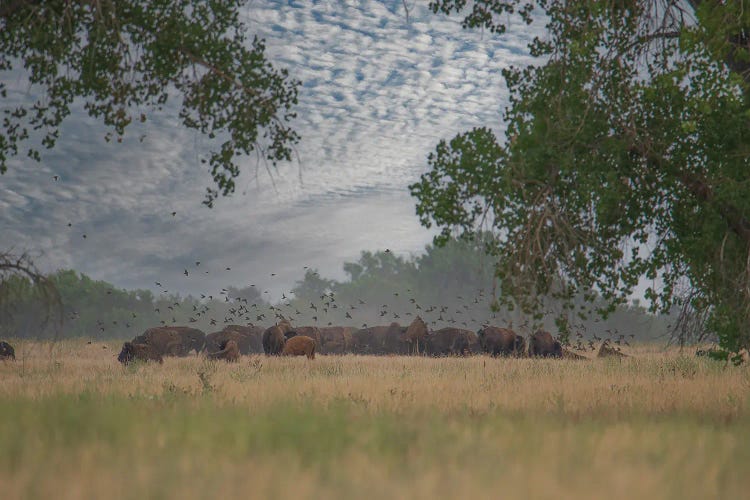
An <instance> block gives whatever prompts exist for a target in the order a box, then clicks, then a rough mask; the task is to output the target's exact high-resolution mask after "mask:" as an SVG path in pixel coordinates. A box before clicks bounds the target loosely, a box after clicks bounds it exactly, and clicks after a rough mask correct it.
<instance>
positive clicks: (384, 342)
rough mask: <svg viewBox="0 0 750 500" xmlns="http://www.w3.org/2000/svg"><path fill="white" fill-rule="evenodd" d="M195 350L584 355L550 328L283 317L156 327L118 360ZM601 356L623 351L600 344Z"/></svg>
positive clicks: (228, 353) (222, 355)
mask: <svg viewBox="0 0 750 500" xmlns="http://www.w3.org/2000/svg"><path fill="white" fill-rule="evenodd" d="M193 351H195V352H196V353H198V354H200V353H203V354H204V355H205V356H206V357H207V358H208V359H218V360H225V361H228V362H233V361H238V360H239V358H240V356H241V355H248V354H261V353H265V354H266V355H269V356H307V357H308V358H309V359H315V353H316V352H317V353H323V354H348V353H352V354H367V355H426V356H465V355H471V354H480V353H487V354H490V355H492V356H514V357H526V356H529V357H553V358H568V359H586V358H584V357H583V356H580V355H578V354H576V353H574V352H572V351H569V350H567V349H564V348H563V347H562V345H561V344H560V342H559V341H557V340H555V339H554V338H553V337H552V335H551V334H550V333H549V332H546V331H544V330H538V331H537V332H535V333H534V334H532V335H531V336H530V337H529V339H528V345H527V341H526V339H525V338H524V337H523V336H521V335H519V334H517V333H516V332H514V331H513V330H510V329H508V328H498V327H494V326H485V327H483V328H482V329H480V330H479V331H478V332H473V331H470V330H463V329H460V328H442V329H440V330H436V331H429V330H428V329H427V325H426V324H425V322H424V321H423V320H422V319H421V318H420V317H417V318H415V319H414V321H412V323H411V324H410V325H409V326H408V327H404V326H401V325H399V324H398V323H391V324H390V325H388V326H374V327H369V328H362V329H354V328H350V327H343V326H331V327H320V328H319V327H316V326H301V327H294V326H292V325H291V323H289V322H288V321H286V320H282V321H280V322H279V323H277V324H276V325H273V326H271V327H269V328H266V329H264V328H261V327H258V326H240V325H229V326H227V327H225V328H224V329H223V330H221V331H218V332H213V333H209V334H208V335H205V334H204V333H203V332H202V331H200V330H198V329H195V328H189V327H185V326H167V327H156V328H150V329H148V330H146V331H145V332H144V333H143V334H142V335H139V336H137V337H135V338H134V339H133V340H132V341H130V342H125V344H124V345H123V347H122V351H121V352H120V355H119V356H118V358H117V359H118V360H119V361H120V362H121V363H123V364H127V363H129V362H131V361H134V360H141V361H150V360H152V361H158V362H160V363H161V362H162V360H163V357H164V356H187V355H189V354H190V353H191V352H193ZM599 356H600V357H605V356H624V354H622V353H620V352H619V351H618V350H616V349H613V348H611V347H608V346H606V345H603V346H602V348H601V349H600V351H599Z"/></svg>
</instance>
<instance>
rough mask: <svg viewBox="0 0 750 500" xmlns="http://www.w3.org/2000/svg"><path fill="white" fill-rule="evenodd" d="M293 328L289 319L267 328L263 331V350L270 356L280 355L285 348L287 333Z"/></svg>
mask: <svg viewBox="0 0 750 500" xmlns="http://www.w3.org/2000/svg"><path fill="white" fill-rule="evenodd" d="M291 330H292V325H291V324H289V322H288V321H286V320H282V321H280V322H279V324H277V325H274V326H272V327H270V328H267V329H266V331H264V332H263V352H265V353H266V354H267V355H268V356H278V355H279V354H281V350H282V349H284V343H285V342H286V333H287V332H289V331H291Z"/></svg>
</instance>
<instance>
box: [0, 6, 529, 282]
mask: <svg viewBox="0 0 750 500" xmlns="http://www.w3.org/2000/svg"><path fill="white" fill-rule="evenodd" d="M243 18H244V21H245V22H246V24H247V26H248V29H249V31H250V32H251V33H257V34H258V35H259V36H260V37H262V38H265V39H266V43H267V51H268V54H269V56H270V58H271V60H272V61H274V63H275V64H277V65H279V66H283V67H286V68H288V69H289V71H290V73H291V74H292V75H293V76H294V77H295V78H298V79H299V80H301V81H302V82H303V87H302V88H301V91H300V103H299V106H298V108H297V112H298V118H297V119H296V121H295V122H294V127H295V129H296V130H298V132H299V133H300V135H301V136H302V142H301V143H300V145H299V146H298V148H297V153H298V155H299V162H297V161H295V162H294V163H292V164H288V165H281V166H279V168H278V171H274V174H273V182H272V180H271V178H270V177H269V175H268V174H267V173H266V172H265V166H264V165H263V164H262V163H261V164H257V163H256V162H255V161H254V160H251V159H249V160H248V161H247V164H246V165H245V173H244V174H243V175H242V176H241V177H240V179H239V180H238V183H237V187H238V189H237V193H236V194H235V195H234V196H233V197H232V198H229V199H221V200H220V201H219V202H218V204H217V206H216V208H214V209H212V210H210V209H207V208H205V207H203V206H202V205H201V201H202V200H203V195H204V190H205V187H206V186H208V185H209V184H210V178H209V176H208V174H207V173H206V172H205V171H204V169H203V167H202V166H201V165H200V163H199V161H198V158H199V156H200V155H201V154H202V153H204V152H205V151H206V150H207V148H208V147H209V143H208V141H207V139H205V138H203V137H200V136H198V135H196V134H194V133H192V132H189V131H185V130H183V129H181V128H180V127H179V123H178V122H177V120H176V119H175V118H174V115H171V116H170V115H168V114H165V115H159V116H154V117H153V119H151V120H150V121H149V122H147V123H146V124H138V125H133V126H132V129H131V130H129V131H128V135H127V137H126V139H125V140H124V142H123V143H122V144H111V143H106V142H105V141H104V139H103V137H104V133H105V132H104V130H103V129H102V127H101V126H100V125H99V124H98V123H97V122H95V121H93V120H92V119H90V118H88V117H87V116H85V114H84V113H83V112H82V110H80V109H78V110H76V111H74V113H73V115H72V116H71V118H70V119H69V120H68V121H67V122H66V124H65V126H64V127H63V131H62V132H63V133H62V137H61V139H60V141H59V142H58V145H57V147H56V148H55V149H54V150H51V151H49V152H45V154H44V156H43V161H42V163H41V164H36V163H34V162H31V161H29V160H26V159H23V158H19V159H17V160H14V162H13V164H12V165H11V168H10V170H9V172H8V173H7V174H6V175H5V176H3V177H0V213H1V214H2V216H1V218H0V221H1V223H2V234H3V236H4V238H3V240H4V241H3V242H4V243H5V244H4V245H3V246H4V247H6V246H9V244H10V246H14V247H15V248H17V249H29V250H32V251H35V252H39V253H40V254H41V256H40V257H39V259H38V260H39V263H40V264H41V265H42V266H43V267H44V268H46V269H54V268H58V267H73V268H75V269H78V270H81V271H83V272H86V273H88V274H90V275H92V276H93V277H95V278H98V279H106V280H108V281H112V282H114V283H115V284H117V285H118V286H123V287H135V286H138V287H149V288H153V287H154V282H155V281H160V282H162V283H163V284H164V285H165V286H166V287H168V288H171V289H172V290H175V291H183V292H192V293H197V292H200V291H215V290H216V289H217V288H220V287H222V286H226V285H236V286H243V285H247V284H249V283H257V284H258V285H259V286H261V287H263V288H264V289H269V290H271V291H272V293H273V294H274V295H276V296H278V295H279V294H280V292H281V291H282V290H288V289H289V288H290V287H291V286H292V285H293V282H294V280H296V279H300V278H301V277H302V274H303V271H302V267H303V266H312V267H317V268H318V269H320V271H321V274H323V275H327V276H334V277H341V275H342V274H341V273H342V271H341V265H342V264H343V261H344V260H352V259H356V258H357V256H358V255H359V252H360V251H361V250H364V249H370V250H374V249H382V248H386V247H387V248H390V249H392V250H393V251H395V252H397V253H401V254H410V253H412V254H413V253H419V252H420V251H421V250H422V249H423V247H424V245H425V244H427V243H429V241H430V240H431V237H432V234H433V233H432V232H430V231H428V230H426V229H424V228H422V227H420V226H419V223H418V220H417V218H416V216H415V215H414V201H413V200H412V199H411V198H410V197H409V193H408V189H407V186H408V184H409V183H411V182H413V181H414V180H416V179H417V178H418V177H419V175H420V174H421V173H422V172H424V170H425V168H426V156H427V154H428V153H429V152H430V151H431V150H433V149H434V146H435V145H436V143H437V142H438V141H439V140H440V139H442V138H450V137H452V136H453V135H454V134H456V133H458V132H461V131H463V130H466V129H470V128H472V127H475V126H490V127H493V128H494V129H496V130H497V131H501V130H502V129H503V125H502V112H503V108H504V106H505V105H506V103H507V89H506V88H505V86H504V82H503V79H502V76H501V70H502V68H504V67H507V66H508V65H513V64H525V63H527V62H528V61H529V58H528V56H527V55H526V52H525V47H526V44H527V43H528V42H529V41H530V40H531V38H532V37H533V36H534V35H535V32H534V31H533V30H532V29H530V28H529V27H527V26H525V25H522V24H520V23H519V24H518V25H517V26H513V27H511V29H510V30H509V32H508V33H507V34H506V35H504V36H502V37H497V36H494V35H491V34H489V33H484V34H483V33H481V32H479V31H465V30H462V29H461V28H460V25H459V23H458V20H457V18H445V17H442V16H436V15H433V14H431V13H429V12H428V11H427V10H426V9H425V8H424V6H421V5H420V6H418V7H417V8H415V9H414V11H412V12H411V14H410V22H409V23H407V22H406V18H405V15H404V13H403V7H402V4H401V2H400V1H392V2H375V1H371V0H368V1H355V2H338V1H327V2H324V1H301V0H300V1H288V2H286V1H284V2H282V1H272V0H259V1H256V2H252V3H250V4H249V5H248V7H247V8H246V10H245V11H244V13H243ZM540 28H541V25H538V26H536V27H535V28H534V29H537V30H538V29H540ZM3 78H4V81H6V79H8V80H9V81H11V82H12V83H13V85H12V86H11V89H10V90H11V96H10V99H11V101H28V100H30V99H32V98H33V97H34V94H33V93H34V89H29V88H28V85H25V84H24V82H23V80H22V79H20V78H19V77H18V75H17V74H15V75H6V76H3ZM144 135H145V138H143V140H141V138H142V136H144ZM256 174H257V175H256ZM55 175H57V176H59V180H57V181H55V180H53V176H55ZM173 212H175V215H174V216H173V215H172V213H173ZM68 224H71V225H70V226H68ZM84 234H85V235H86V238H84V237H83V235H84ZM8 242H9V243H8ZM195 261H201V265H200V267H196V266H195ZM227 267H230V268H231V270H230V271H227V270H226V268H227ZM185 269H188V276H184V270H185ZM206 271H208V274H206ZM272 272H273V273H275V274H276V275H277V276H274V277H272V276H271V275H270V274H271V273H272Z"/></svg>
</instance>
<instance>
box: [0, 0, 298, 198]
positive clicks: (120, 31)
mask: <svg viewBox="0 0 750 500" xmlns="http://www.w3.org/2000/svg"><path fill="white" fill-rule="evenodd" d="M244 3H245V1H243V0H177V1H173V0H155V1H148V2H143V1H139V0H125V1H113V0H102V1H97V2H85V1H80V0H78V1H76V0H73V1H63V0H50V1H43V0H8V1H5V2H2V4H1V5H0V71H6V72H7V71H11V70H14V69H17V68H21V67H22V68H24V69H25V70H26V72H27V74H28V79H29V82H30V83H31V84H32V93H33V94H35V95H37V96H38V97H37V98H36V102H34V103H33V104H31V105H26V104H20V105H17V106H1V107H2V109H3V111H2V126H0V173H4V172H5V171H6V170H7V168H8V162H9V160H10V159H11V158H13V157H15V156H17V155H19V154H22V153H24V151H23V144H24V143H25V142H28V141H35V140H39V141H40V142H41V145H42V146H43V147H46V148H52V147H54V145H55V143H56V142H57V139H58V137H59V131H60V125H61V124H62V122H63V121H64V120H65V118H67V117H68V115H69V114H70V113H71V105H73V104H74V103H75V102H81V103H82V104H83V106H84V109H85V110H86V111H87V112H88V114H89V115H90V116H92V117H94V118H97V119H99V120H101V121H102V122H103V123H104V125H106V127H107V128H108V132H107V133H106V135H105V138H106V139H107V140H110V139H116V140H118V141H120V140H122V136H123V135H124V134H125V130H126V128H127V127H128V125H129V124H131V123H132V122H133V121H134V120H139V121H145V120H146V118H147V113H149V112H150V111H154V110H161V109H162V108H163V107H164V106H165V105H166V104H167V102H168V101H170V100H173V99H175V98H178V99H180V100H181V105H180V108H179V118H180V120H181V121H182V124H183V125H184V126H185V127H186V128H188V129H194V130H197V131H199V132H200V133H202V134H204V135H206V136H207V137H208V138H209V139H211V140H212V141H215V145H214V147H213V148H212V149H211V151H210V152H209V153H208V155H207V156H206V157H204V158H202V159H201V162H202V163H207V164H208V165H209V167H210V172H211V175H212V177H213V180H214V182H215V186H214V187H209V188H207V194H206V199H205V201H204V203H205V204H206V205H208V206H209V207H210V206H212V205H213V202H214V200H215V199H216V198H217V197H218V196H219V194H221V195H228V194H230V193H232V192H233V191H234V187H235V186H234V179H235V178H236V177H237V176H238V175H239V174H240V164H239V157H240V156H242V155H250V154H255V155H257V156H258V158H260V159H262V160H264V161H270V162H272V164H274V165H275V164H276V162H278V161H281V160H290V159H291V154H292V147H293V145H294V144H295V143H296V142H297V140H298V136H297V134H296V132H294V131H293V130H292V129H291V128H290V127H289V125H288V123H289V121H290V120H291V119H292V118H294V116H295V114H294V113H293V111H292V108H293V106H294V105H295V104H296V103H297V88H298V86H299V82H297V81H295V80H293V79H290V78H289V75H288V74H287V71H286V70H284V69H277V68H275V67H274V66H272V65H271V63H270V62H269V61H268V60H267V59H266V55H265V44H264V42H263V40H261V39H258V38H257V37H255V38H253V39H252V40H248V39H247V35H246V30H245V27H244V26H243V24H242V23H241V22H240V20H239V10H240V8H241V7H242V5H243V4H244ZM7 98H8V85H7V84H6V83H4V82H2V81H0V102H2V100H4V99H7ZM25 154H27V155H28V156H29V157H30V158H33V159H35V160H39V159H40V157H41V156H40V152H39V148H38V146H35V145H32V146H31V147H30V148H29V149H28V150H27V151H26V152H25Z"/></svg>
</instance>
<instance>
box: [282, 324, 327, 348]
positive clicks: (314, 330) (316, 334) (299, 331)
mask: <svg viewBox="0 0 750 500" xmlns="http://www.w3.org/2000/svg"><path fill="white" fill-rule="evenodd" d="M284 336H285V337H286V339H287V340H289V339H290V338H292V337H298V336H299V337H310V338H311V339H313V340H314V341H315V349H316V350H317V351H320V346H321V343H322V339H321V336H320V329H319V328H318V327H317V326H298V327H296V328H294V329H292V330H289V331H288V332H286V333H285V334H284Z"/></svg>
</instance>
